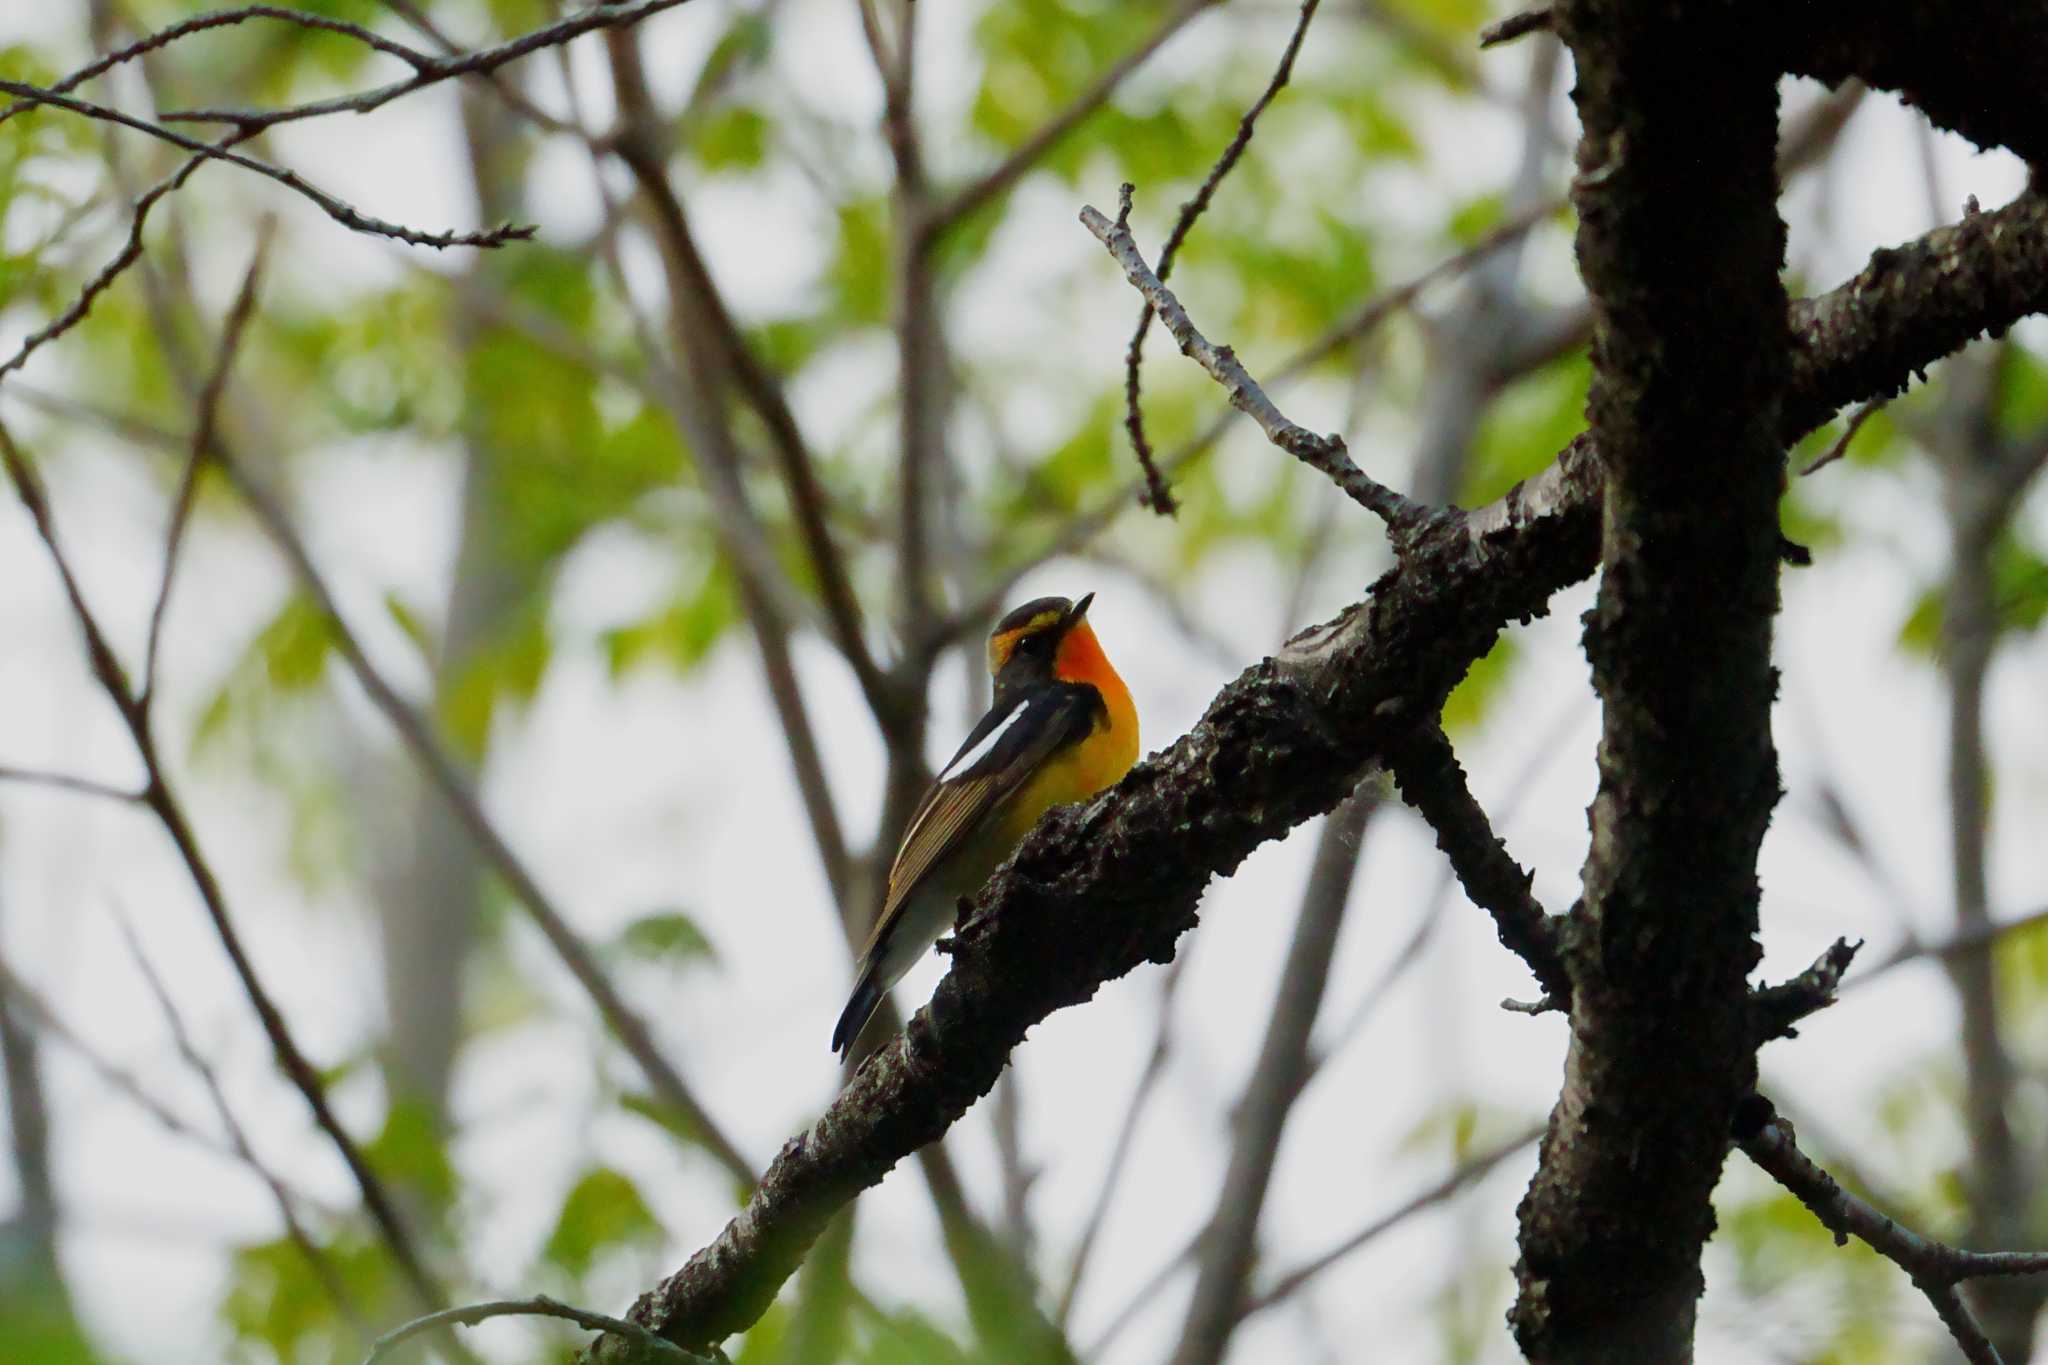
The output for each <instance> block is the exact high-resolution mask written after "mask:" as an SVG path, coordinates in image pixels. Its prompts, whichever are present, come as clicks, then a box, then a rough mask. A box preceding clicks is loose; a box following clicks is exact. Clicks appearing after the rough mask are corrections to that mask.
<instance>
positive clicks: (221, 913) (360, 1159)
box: [0, 424, 443, 1307]
mask: <svg viewBox="0 0 2048 1365" xmlns="http://www.w3.org/2000/svg"><path fill="white" fill-rule="evenodd" d="M0 464H5V466H6V468H7V473H8V476H9V477H10V478H11V479H12V480H13V481H14V487H15V492H16V493H17V495H18V496H19V497H20V498H21V501H22V505H23V506H24V507H26V508H27V509H28V513H29V517H30V519H31V520H32V521H33V522H34V523H35V527H36V533H37V535H38V536H40V537H41V539H42V541H43V544H44V546H45V548H46V549H47V550H48V551H49V554H50V559H51V562H52V563H53V564H54V565H55V567H56V569H57V575H58V578H59V579H60V580H61V581H62V583H63V585H64V594H65V597H66V598H67V599H68V600H69V602H70V604H71V611H72V615H73V617H74V618H75V619H76V620H77V622H78V626H79V630H80V632H81V633H82V634H83V635H84V637H85V647H86V655H87V658H88V659H89V661H90V662H91V665H92V671H93V676H94V678H95V679H96V680H97V681H98V682H99V684H100V687H101V690H103V691H104V692H105V693H106V694H107V698H108V700H110V701H111V702H112V703H113V704H114V708H115V710H116V711H118V712H119V713H120V716H121V719H122V721H123V723H124V724H125V725H126V726H127V729H128V734H129V738H130V739H131V740H132V742H133V743H134V745H135V748H136V752H137V755H138V756H139V757H140V758H141V759H142V763H143V767H144V768H145V769H146V770H147V771H148V773H149V783H148V785H147V786H146V787H145V788H144V789H143V795H142V800H143V803H144V804H146V805H147V806H148V807H149V808H150V809H151V810H152V811H153V812H155V814H156V816H157V819H158V821H159V822H160V823H161V824H162V825H163V827H164V832H165V833H166V834H168V835H169V836H170V838H171V842H172V843H173V844H174V845H175V846H176V848H177V850H178V856H179V858H180V860H181V861H182V862H183V863H184V864H185V869H186V872H187V873H188V874H189V875H190V876H191V878H192V883H193V886H194V888H195V889H196V890H197V891H198V893H199V898H200V901H201V902H202V903H203V904H204V905H205V907H206V912H207V915H208V917H209V918H210V919H211V920H212V921H213V926H214V931H215V933H216V934H217V935H218V936H219V938H220V941H221V946H222V947H223V948H225V949H226V950H227V954H228V960H229V962H230V963H231V964H232V965H233V967H234V969H235V975H236V977H237V979H238V980H239V981H240V983H241V986H242V990H243V992H244V993H245V994H246V995H247V996H248V997H249V1003H250V1004H251V1005H252V1006H253V1007H254V1008H255V1010H256V1016H257V1019H258V1020H259V1021H260V1022H261V1024H262V1025H263V1032H264V1035H265V1036H266V1037H267V1038H268V1039H269V1040H270V1045H271V1049H272V1051H273V1052H274V1053H275V1054H276V1057H277V1063H278V1066H279V1067H280V1068H281V1069H282V1070H283V1071H284V1073H285V1075H286V1076H287V1077H288V1078H289V1079H290V1080H291V1082H292V1084H293V1086H295V1087H296V1088H297V1089H298V1091H299V1093H300V1095H301V1096H303V1097H304V1098H305V1101H306V1104H307V1106H308V1107H309V1108H310V1109H311V1110H312V1111H313V1118H314V1121H315V1122H316V1123H318V1124H319V1126H320V1129H321V1131H322V1132H324V1133H326V1134H327V1136H328V1138H329V1139H330V1140H331V1141H332V1142H333V1143H334V1146H335V1148H336V1150H337V1151H339V1152H340V1153H341V1157H342V1160H343V1161H344V1162H346V1163H347V1165H348V1168H349V1173H350V1174H351V1175H352V1176H354V1177H355V1182H356V1186H357V1188H358V1189H359V1190H360V1191H361V1192H362V1196H363V1203H364V1206H365V1207H366V1208H367V1209H368V1210H369V1212H370V1216H371V1219H372V1221H374V1222H375V1223H376V1225H377V1228H378V1231H379V1232H380V1234H381V1235H382V1236H383V1238H384V1241H385V1243H386V1245H387V1246H389V1247H390V1249H391V1253H392V1256H393V1258H394V1259H395V1260H396V1261H397V1262H398V1266H399V1269H400V1271H401V1272H402V1273H403V1275H404V1277H405V1279H406V1282H407V1284H408V1285H409V1287H410V1288H411V1289H412V1291H413V1293H414V1294H415V1295H416V1296H417V1297H418V1298H419V1299H420V1300H421V1302H423V1303H425V1304H427V1305H428V1306H429V1307H439V1306H440V1305H441V1303H442V1302H443V1298H442V1293H441V1288H440V1286H439V1285H438V1284H436V1283H435V1281H434V1278H433V1276H432V1275H431V1274H429V1273H428V1271H427V1268H426V1265H425V1263H424V1262H423V1261H422V1260H421V1259H420V1255H419V1252H418V1250H417V1248H416V1247H415V1246H414V1245H413V1241H412V1235H411V1233H410V1231H409V1230H408V1229H407V1228H406V1225H405V1222H404V1220H403V1219H402V1218H401V1217H400V1215H399V1212H398V1206H397V1204H396V1203H395V1202H394V1201H393V1200H392V1198H391V1195H390V1193H389V1191H387V1190H386V1189H385V1188H384V1184H383V1181H381V1180H380V1179H379V1178H378V1177H377V1174H376V1172H374V1171H373V1170H371V1169H370V1165H369V1162H368V1160H367V1159H366V1158H365V1157H364V1155H363V1151H362V1148H361V1147H360V1146H358V1145H357V1143H356V1141H355V1139H354V1138H352V1137H350V1136H349V1133H348V1130H347V1129H346V1128H344V1127H343V1126H342V1124H341V1120H340V1119H339V1118H338V1117H337V1116H336V1115H335V1112H334V1109H333V1106H332V1105H331V1104H330V1103H329V1102H328V1097H327V1088H326V1085H325V1083H324V1082H323V1081H322V1080H321V1079H320V1073H319V1072H318V1071H316V1070H315V1069H314V1068H313V1065H312V1063H311V1062H309V1061H308V1060H307V1059H306V1055H305V1053H303V1052H301V1051H300V1050H299V1045H298V1043H297V1042H296V1041H295V1040H294V1039H293V1037H292V1034H291V1030H290V1028H289V1026H288V1025H287V1024H286V1023H285V1020H284V1015H283V1014H282V1013H281V1012H280V1011H279V1010H278V1008H277V1005H276V1002H274V1001H273V1000H272V999H271V996H270V991H269V989H268V988H267V987H266V986H264V984H263V981H262V978H261V977H259V976H258V975H257V973H256V968H255V965H254V964H253V963H252V962H251V961H250V959H249V955H248V953H247V951H246V950H245V949H244V947H243V946H242V940H241V935H240V934H239V933H238V932H237V931H236V929H235V927H234V921H233V919H232V918H231V917H230V916H229V914H228V907H227V898H226V895H225V894H224V893H223V892H222V890H221V886H220V882H219V879H218V878H217V877H216V876H215V875H214V871H213V867H212V864H211V863H209V862H208V861H207V859H206V856H205V855H204V853H202V852H201V850H200V848H199V842H198V838H197V836H196V835H195V834H194V832H193V830H192V826H191V824H190V822H189V821H188V820H187V819H186V816H185V811H184V807H183V806H182V805H181V804H180V803H179V802H178V799H177V796H176V794H175V792H174V791H173V790H172V788H171V786H170V782H169V779H168V778H167V777H166V775H165V773H164V768H163V765H162V763H161V762H160V761H159V759H158V756H157V751H156V741H155V739H154V737H153V736H152V734H151V732H150V727H149V718H148V716H147V715H146V714H145V713H144V711H143V710H142V707H141V704H140V701H139V699H138V698H137V696H136V694H135V692H134V691H133V689H132V688H131V686H130V684H129V682H128V677H127V674H126V672H125V671H124V670H123V669H122V667H121V663H120V660H119V659H118V658H116V657H115V654H114V651H113V647H112V646H111V645H110V644H109V643H108V641H107V637H106V634H105V633H104V632H103V631H102V630H101V628H100V624H99V618H98V616H97V615H95V614H94V612H93V610H92V608H91V607H90V606H89V605H88V604H87V603H86V600H85V595H84V593H83V591H82V590H81V589H80V587H79V583H78V579H77V577H76V575H75V574H73V572H72V569H71V561H70V558H69V556H68V555H67V554H66V553H65V551H64V548H63V542H62V541H61V540H60V539H59V538H58V536H57V528H56V524H55V521H54V519H53V518H52V516H51V512H50V504H49V499H48V497H47V496H46V495H45V493H44V491H43V485H42V480H41V479H40V478H38V477H37V475H36V472H35V470H34V468H33V467H32V466H31V465H30V464H29V463H28V460H27V458H26V457H25V456H24V455H23V454H22V453H21V450H20V448H19V447H17V446H16V445H15V443H14V437H13V434H12V433H11V432H9V431H8V430H7V428H6V426H5V425H4V424H0Z"/></svg>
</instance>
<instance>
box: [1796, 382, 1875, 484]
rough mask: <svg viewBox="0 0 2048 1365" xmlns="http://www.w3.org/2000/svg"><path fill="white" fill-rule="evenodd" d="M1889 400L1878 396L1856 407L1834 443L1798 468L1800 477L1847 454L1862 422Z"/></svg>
mask: <svg viewBox="0 0 2048 1365" xmlns="http://www.w3.org/2000/svg"><path fill="white" fill-rule="evenodd" d="M1890 402H1891V399H1889V398H1878V399H1874V400H1872V401H1871V402H1868V403H1865V404H1863V405H1862V406H1861V407H1859V408H1857V409H1856V411H1855V412H1853V413H1851V414H1850V415H1849V424H1848V425H1847V426H1846V427H1843V428H1842V434H1841V435H1840V436H1838V437H1836V438H1835V443H1834V444H1833V445H1831V446H1829V447H1828V448H1827V450H1826V451H1825V452H1824V453H1823V454H1822V455H1821V456H1820V457H1819V458H1818V459H1816V460H1814V462H1813V463H1812V464H1809V465H1808V466H1806V468H1804V469H1802V470H1800V471H1799V475H1800V477H1801V478H1804V477H1805V476H1806V475H1808V474H1811V473H1813V472H1814V471H1815V470H1817V469H1825V468H1826V467H1827V466H1829V465H1831V464H1833V463H1834V462H1835V461H1836V460H1839V459H1841V458H1842V457H1843V456H1844V455H1846V454H1848V453H1849V442H1851V441H1853V440H1855V439H1856V433H1857V432H1859V431H1861V430H1863V424H1864V423H1865V422H1868V421H1869V420H1870V419H1871V418H1872V417H1874V416H1876V415H1877V414H1878V413H1880V412H1882V411H1884V409H1885V407H1886V406H1887V405H1888V404H1889V403H1890Z"/></svg>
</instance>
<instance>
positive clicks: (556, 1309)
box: [363, 1294, 725, 1365]
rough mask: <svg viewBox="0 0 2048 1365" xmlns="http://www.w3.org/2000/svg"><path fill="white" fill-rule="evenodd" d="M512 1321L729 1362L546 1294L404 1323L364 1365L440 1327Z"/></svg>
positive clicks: (681, 1359) (673, 1363)
mask: <svg viewBox="0 0 2048 1365" xmlns="http://www.w3.org/2000/svg"><path fill="white" fill-rule="evenodd" d="M509 1317H526V1318H561V1319H562V1320H563V1321H565V1322H573V1323H575V1324H576V1325H577V1326H578V1327H583V1328H587V1329H588V1330H590V1331H592V1332H611V1333H614V1334H615V1335H618V1336H622V1337H624V1338H626V1339H627V1340H628V1341H630V1342H632V1343H633V1344H634V1345H635V1346H637V1347H639V1348H640V1350H642V1351H644V1352H646V1353H647V1355H648V1357H649V1358H651V1359H653V1360H657V1361H667V1362H669V1365H722V1362H724V1361H725V1355H724V1352H720V1353H718V1354H717V1355H715V1356H700V1355H692V1354H691V1353H690V1352H688V1351H685V1350H684V1349H683V1348H682V1347H680V1346H678V1345H676V1344H675V1343H674V1342H672V1341H663V1340H662V1339H661V1338H660V1337H658V1336H656V1335H655V1334H654V1333H652V1332H650V1331H648V1330H647V1329H646V1328H645V1327H642V1326H641V1325H640V1324H639V1323H637V1322H628V1321H626V1320H625V1319H624V1318H614V1317H608V1316H606V1315H605V1314H603V1313H592V1312H590V1311H589V1310H587V1309H583V1308H572V1307H570V1306H569V1305H568V1304H566V1303H558V1302H556V1301H555V1300H553V1299H551V1298H549V1297H548V1296H547V1295H545V1294H536V1295H534V1296H533V1297H532V1298H529V1299H493V1300H491V1301H490V1302H488V1303H472V1304H465V1305H463V1306H462V1307H460V1308H444V1309H442V1310H441V1311H440V1312H438V1313H429V1314H427V1315H426V1316H425V1317H420V1318H414V1319H413V1320H412V1321H411V1322H407V1323H401V1324H400V1325H399V1326H397V1327H394V1328H392V1329H391V1330H390V1331H388V1332H386V1333H385V1334H384V1335H383V1336H381V1337H378V1338H377V1340H376V1341H374V1342H372V1343H371V1345H370V1354H369V1355H367V1356H365V1357H363V1365H377V1362H378V1361H380V1360H382V1359H384V1358H385V1357H386V1356H388V1355H390V1354H391V1352H393V1351H394V1350H396V1349H398V1347H399V1346H401V1345H403V1344H404V1343H406V1342H408V1341H410V1340H412V1339H413V1338H414V1337H416V1336H419V1335H420V1334H421V1333H422V1332H431V1331H433V1330H434V1329H435V1328H437V1327H474V1326H476V1325H477V1324H478V1323H480V1322H485V1321H487V1320H489V1319H491V1318H509Z"/></svg>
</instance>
